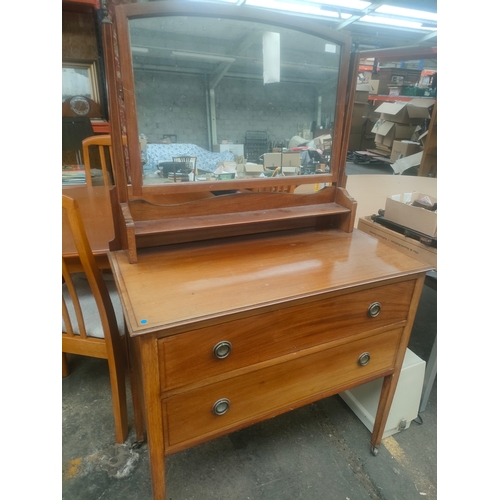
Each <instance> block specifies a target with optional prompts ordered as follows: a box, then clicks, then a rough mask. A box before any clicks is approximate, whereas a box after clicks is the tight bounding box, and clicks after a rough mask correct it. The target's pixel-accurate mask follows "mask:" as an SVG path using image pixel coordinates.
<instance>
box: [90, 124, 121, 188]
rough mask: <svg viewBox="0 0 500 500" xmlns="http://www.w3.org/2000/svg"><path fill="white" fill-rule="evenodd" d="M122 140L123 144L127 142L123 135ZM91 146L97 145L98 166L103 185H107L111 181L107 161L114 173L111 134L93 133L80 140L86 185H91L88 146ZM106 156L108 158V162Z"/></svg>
mask: <svg viewBox="0 0 500 500" xmlns="http://www.w3.org/2000/svg"><path fill="white" fill-rule="evenodd" d="M122 140H123V144H126V142H127V138H126V136H123V137H122ZM92 147H97V151H98V153H99V160H100V167H101V170H102V176H103V179H104V185H105V186H109V185H110V184H111V181H110V179H109V171H108V163H109V166H110V169H111V172H112V173H113V175H114V168H113V157H112V147H111V135H109V134H103V135H93V136H91V137H87V138H86V139H84V140H83V141H82V149H83V165H84V166H85V181H86V183H87V185H88V186H91V185H92V173H91V162H90V151H91V149H90V148H92ZM106 153H107V154H106ZM107 158H109V162H108V159H107Z"/></svg>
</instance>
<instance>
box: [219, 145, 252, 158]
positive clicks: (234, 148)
mask: <svg viewBox="0 0 500 500" xmlns="http://www.w3.org/2000/svg"><path fill="white" fill-rule="evenodd" d="M224 151H230V152H231V153H233V155H237V156H245V152H244V144H214V153H223V152H224Z"/></svg>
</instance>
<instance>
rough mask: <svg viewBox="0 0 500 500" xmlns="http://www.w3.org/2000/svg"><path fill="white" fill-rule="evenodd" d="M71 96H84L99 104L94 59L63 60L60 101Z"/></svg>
mask: <svg viewBox="0 0 500 500" xmlns="http://www.w3.org/2000/svg"><path fill="white" fill-rule="evenodd" d="M73 96H84V97H87V98H88V99H91V100H92V101H94V102H96V103H97V104H100V102H101V99H100V95H99V84H98V78H97V63H96V61H88V62H82V61H78V62H74V61H63V63H62V102H64V101H66V100H67V99H68V98H70V97H73Z"/></svg>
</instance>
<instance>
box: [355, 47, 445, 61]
mask: <svg viewBox="0 0 500 500" xmlns="http://www.w3.org/2000/svg"><path fill="white" fill-rule="evenodd" d="M360 55H361V57H363V58H370V57H375V58H376V59H377V61H379V62H387V61H391V62H396V61H412V60H419V59H435V58H436V57H437V47H421V46H418V45H411V46H407V47H391V48H388V49H373V50H361V51H360Z"/></svg>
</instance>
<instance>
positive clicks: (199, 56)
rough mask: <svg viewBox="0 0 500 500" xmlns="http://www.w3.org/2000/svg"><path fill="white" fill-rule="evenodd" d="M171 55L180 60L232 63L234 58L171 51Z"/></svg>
mask: <svg viewBox="0 0 500 500" xmlns="http://www.w3.org/2000/svg"><path fill="white" fill-rule="evenodd" d="M172 55H173V56H175V57H180V58H182V59H201V60H203V61H219V62H234V61H235V60H236V59H235V58H234V57H226V56H218V55H216V54H198V53H197V52H179V51H176V50H173V51H172Z"/></svg>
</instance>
